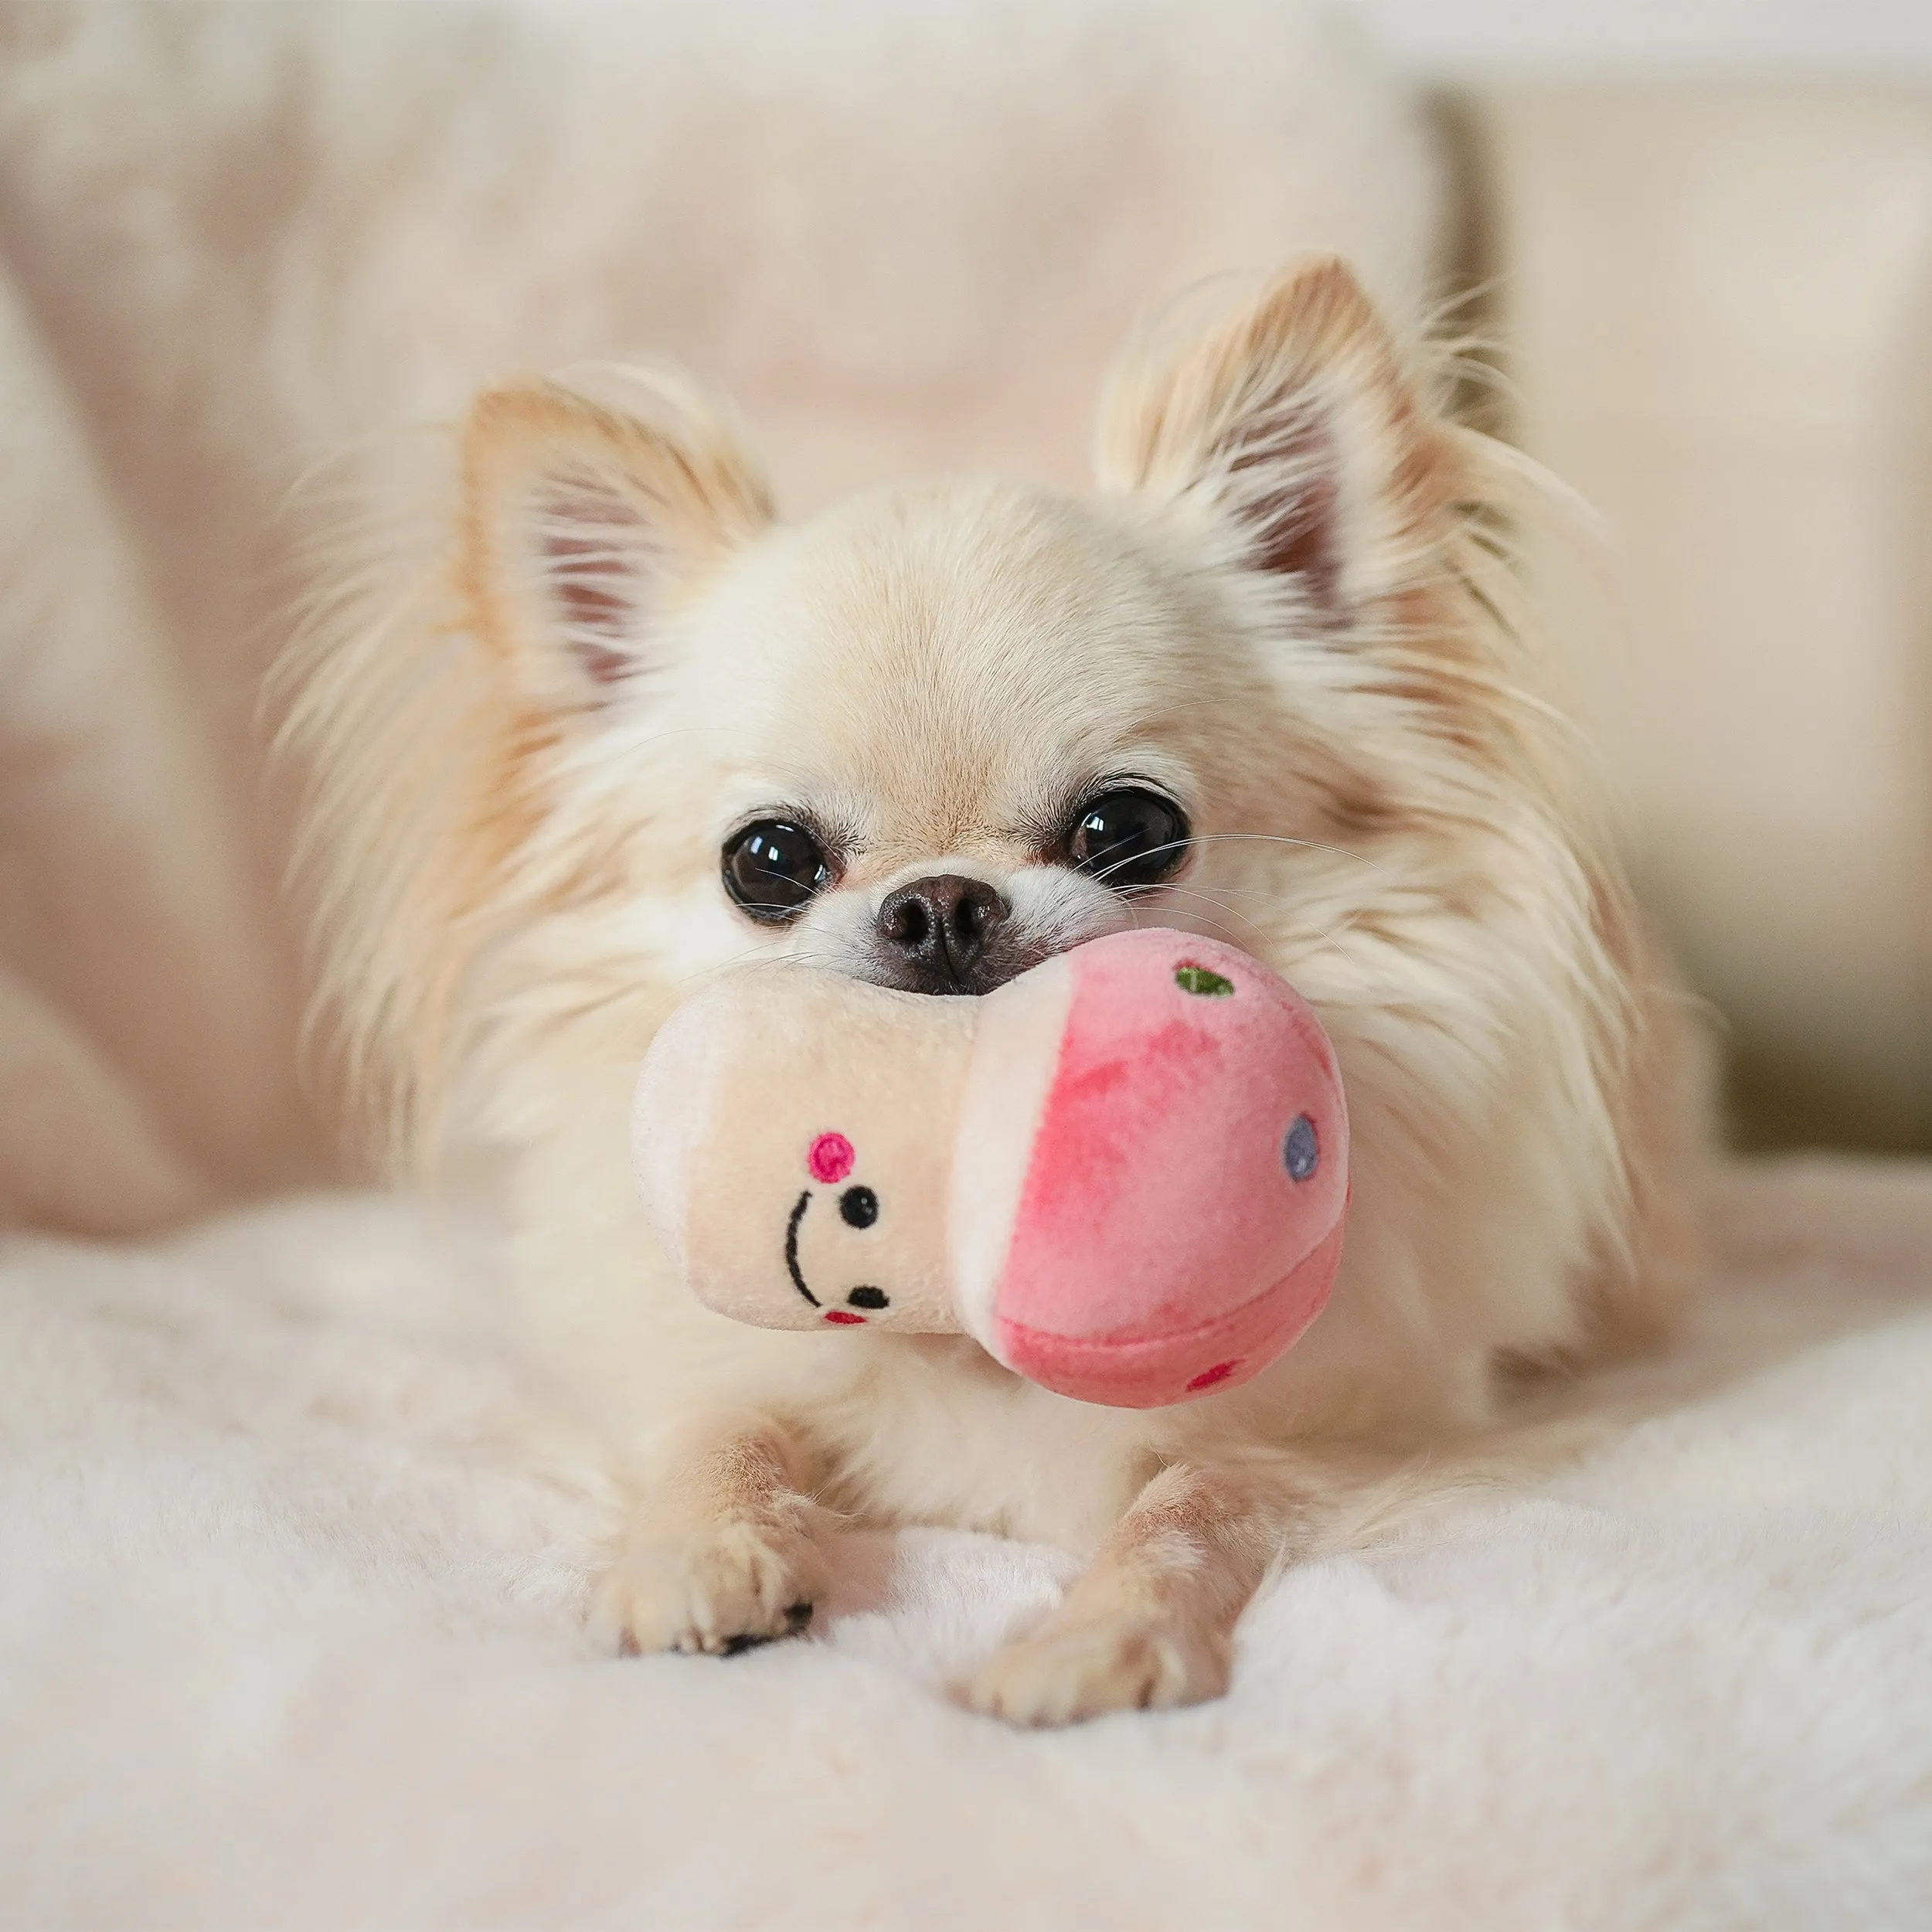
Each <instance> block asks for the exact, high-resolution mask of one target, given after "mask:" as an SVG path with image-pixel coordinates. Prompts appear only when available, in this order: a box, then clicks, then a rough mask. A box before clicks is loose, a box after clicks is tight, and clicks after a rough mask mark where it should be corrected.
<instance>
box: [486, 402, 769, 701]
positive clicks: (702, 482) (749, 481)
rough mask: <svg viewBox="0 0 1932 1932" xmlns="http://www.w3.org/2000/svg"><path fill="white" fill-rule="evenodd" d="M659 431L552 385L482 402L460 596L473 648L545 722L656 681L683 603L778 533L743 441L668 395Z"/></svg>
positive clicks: (702, 409)
mask: <svg viewBox="0 0 1932 1932" xmlns="http://www.w3.org/2000/svg"><path fill="white" fill-rule="evenodd" d="M648 400H651V401H654V402H657V403H663V404H667V405H669V406H668V407H666V408H665V409H663V410H662V411H661V412H660V416H661V417H662V420H658V419H656V418H652V419H647V418H646V417H642V416H639V415H634V414H631V413H628V412H625V411H623V410H616V409H612V408H610V407H607V406H604V405H603V404H601V403H596V402H593V401H590V400H588V399H587V398H586V397H584V396H580V395H578V394H577V393H575V392H573V391H572V390H570V389H564V388H563V387H561V386H559V385H557V384H555V383H520V384H513V385H511V386H506V387H503V388H498V389H490V390H488V391H486V392H485V393H484V394H483V395H482V396H480V397H479V398H478V400H477V402H476V403H475V404H474V406H473V407H472V408H471V411H470V415H469V419H468V423H467V424H466V425H465V427H464V437H463V453H462V469H463V474H462V488H463V511H462V536H461V571H462V582H463V587H464V593H465V596H466V600H467V602H468V605H469V607H470V615H471V621H472V623H473V624H474V626H475V628H476V630H477V631H478V635H479V636H480V637H481V638H483V640H484V641H485V642H486V644H488V645H490V646H491V647H492V648H494V649H495V650H496V651H498V652H499V653H501V654H502V657H503V658H505V660H506V661H507V662H509V665H511V667H512V670H513V672H514V673H515V675H516V676H517V678H518V680H519V682H520V684H521V685H522V688H523V689H524V690H525V691H526V693H527V694H528V695H529V696H531V697H532V698H533V699H536V702H538V703H539V705H540V706H543V707H544V708H545V709H556V710H568V711H579V712H582V711H587V710H591V709H595V708H596V707H597V706H600V704H602V703H604V702H607V701H608V700H609V699H611V697H612V696H613V695H614V693H615V692H617V690H619V689H621V688H622V687H623V686H624V685H626V684H627V683H628V682H629V681H631V679H634V678H636V677H638V676H639V675H641V674H643V673H645V672H648V669H649V668H651V664H652V662H653V655H654V646H655V641H656V639H657V637H658V632H659V630H660V628H661V626H662V623H663V621H664V620H665V617H666V616H667V615H668V614H669V613H670V612H671V611H673V610H674V608H675V605H676V603H677V601H678V599H679V594H680V593H681V592H682V590H685V589H686V588H687V587H689V586H690V585H691V584H692V583H693V582H694V581H695V580H696V579H698V578H699V577H702V575H704V574H705V573H706V570H707V569H708V568H709V566H711V565H713V564H715V563H717V562H718V561H719V560H721V559H722V558H723V556H725V555H726V554H727V553H729V552H730V550H732V549H733V548H735V547H736V546H737V545H739V544H740V543H744V542H747V541H748V540H749V539H750V538H751V537H753V536H756V535H757V532H759V531H760V530H761V529H764V527H765V526H767V524H769V523H770V521H771V518H772V508H771V499H770V492H769V490H768V488H767V485H766V483H765V481H764V474H763V472H762V471H761V470H760V468H759V466H758V464H757V461H756V460H755V459H754V458H753V457H752V456H751V455H750V453H749V451H747V450H746V449H745V448H744V447H743V445H742V444H741V443H740V440H739V439H738V437H737V436H736V432H735V430H734V429H733V427H731V426H730V424H729V423H728V422H727V421H726V420H725V419H724V418H723V417H722V415H721V414H720V413H716V412H714V411H713V410H711V409H710V408H709V406H707V405H706V403H704V401H703V400H702V398H701V397H699V396H698V395H697V394H696V392H695V391H692V390H688V389H685V387H684V386H682V385H675V384H672V383H669V382H668V381H667V382H666V383H663V384H662V385H661V386H653V387H652V388H651V389H650V390H649V391H648Z"/></svg>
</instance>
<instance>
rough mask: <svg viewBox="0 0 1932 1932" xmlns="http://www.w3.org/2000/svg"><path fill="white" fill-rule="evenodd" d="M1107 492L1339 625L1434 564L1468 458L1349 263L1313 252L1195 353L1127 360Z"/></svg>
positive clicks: (1107, 449)
mask: <svg viewBox="0 0 1932 1932" xmlns="http://www.w3.org/2000/svg"><path fill="white" fill-rule="evenodd" d="M1453 467H1454V466H1453V462H1452V461H1451V457H1450V455H1449V452H1448V450H1447V447H1446V444H1445V443H1444V439H1443V438H1442V437H1440V434H1439V433H1438V425H1437V423H1436V420H1435V418H1434V415H1433V414H1432V413H1431V412H1430V410H1427V408H1426V407H1425V406H1423V403H1422V402H1421V400H1420V398H1419V397H1418V396H1417V394H1416V393H1415V392H1414V390H1413V389H1412V387H1411V386H1410V383H1409V382H1408V380H1407V379H1406V376H1404V374H1403V369H1402V366H1401V362H1400V357H1399V355H1397V352H1396V346H1395V344H1394V342H1393V340H1392V339H1391V338H1390V336H1389V332H1388V330H1387V329H1386V327H1385V326H1384V325H1383V321H1382V319H1381V318H1380V317H1379V315H1377V314H1376V311H1375V309H1374V308H1373V306H1372V304H1370V302H1369V298H1368V297H1367V296H1366V295H1365V294H1363V293H1362V288H1361V286H1360V284H1359V283H1358V282H1357V281H1355V277H1354V276H1353V275H1352V274H1351V273H1350V272H1349V269H1348V267H1347V266H1346V264H1344V263H1343V262H1342V260H1340V259H1339V258H1338V257H1334V256H1317V257H1309V258H1308V259H1306V260H1302V261H1300V262H1298V263H1296V264H1293V265H1292V266H1291V267H1289V268H1287V269H1286V270H1284V271H1283V272H1282V273H1281V274H1278V275H1277V276H1276V277H1274V278H1273V279H1272V280H1271V281H1269V282H1268V283H1267V284H1266V286H1265V287H1264V288H1263V289H1262V290H1261V291H1260V294H1258V295H1257V297H1256V298H1254V299H1253V301H1250V303H1249V304H1247V307H1245V308H1243V309H1242V310H1241V311H1239V312H1238V313H1236V314H1235V315H1233V316H1232V317H1231V318H1228V319H1226V320H1225V321H1222V322H1221V323H1220V324H1219V325H1217V326H1216V327H1215V328H1213V329H1211V330H1209V332H1206V333H1205V334H1203V335H1201V336H1199V337H1198V338H1195V339H1194V340H1192V341H1191V342H1188V343H1187V344H1186V345H1185V346H1184V347H1182V349H1181V350H1180V352H1179V354H1168V355H1156V354H1154V353H1151V352H1149V351H1148V350H1146V349H1140V350H1133V351H1130V352H1128V354H1126V355H1124V356H1123V357H1122V358H1121V361H1120V362H1118V363H1117V365H1116V366H1115V368H1114V371H1113V372H1112V374H1111V376H1110V379H1109V381H1108V385H1107V392H1106V394H1105V397H1104V401H1103V404H1102V408H1101V413H1100V433H1099V439H1098V454H1097V471H1098V481H1099V482H1100V486H1101V488H1103V489H1104V490H1107V491H1111V492H1121V493H1127V494H1131V495H1135V496H1137V497H1139V498H1143V499H1145V500H1149V501H1151V502H1152V503H1154V504H1155V505H1157V506H1159V507H1160V508H1162V509H1163V510H1164V511H1168V512H1171V513H1172V514H1174V515H1182V516H1185V517H1188V518H1189V519H1191V520H1192V521H1194V522H1196V525H1197V526H1199V528H1200V529H1202V532H1203V533H1204V534H1206V535H1208V536H1209V537H1210V539H1211V540H1214V541H1216V545H1217V547H1223V548H1225V549H1227V550H1228V551H1229V553H1230V554H1229V560H1230V562H1232V563H1236V565H1238V566H1243V567H1246V568H1247V569H1250V570H1255V571H1257V572H1260V573H1266V574H1267V576H1268V577H1270V579H1272V580H1274V585H1275V587H1277V588H1278V589H1279V590H1280V591H1281V594H1282V597H1283V599H1284V611H1285V613H1286V614H1287V615H1288V617H1290V619H1291V621H1294V622H1296V623H1298V624H1306V625H1308V626H1309V627H1310V628H1316V629H1335V628H1342V627H1344V626H1346V625H1347V624H1350V623H1352V622H1353V621H1355V620H1357V619H1358V618H1359V617H1361V616H1362V615H1363V614H1364V613H1365V612H1366V611H1369V609H1371V608H1372V607H1373V606H1374V605H1375V604H1377V603H1378V602H1379V601H1381V600H1383V599H1386V598H1387V597H1391V596H1393V595H1395V594H1397V593H1399V592H1400V590H1402V589H1403V588H1404V587H1405V586H1406V584H1408V583H1412V582H1413V581H1414V580H1416V579H1417V577H1418V575H1419V574H1420V573H1422V572H1423V571H1424V570H1426V569H1427V563H1428V560H1429V558H1430V553H1431V550H1432V544H1431V540H1430V539H1431V535H1432V532H1433V530H1434V527H1435V526H1436V525H1437V522H1438V519H1440V515H1441V514H1442V512H1443V510H1444V507H1445V506H1446V505H1447V502H1448V501H1449V499H1450V498H1451V495H1453V485H1452V482H1451V474H1452V471H1453Z"/></svg>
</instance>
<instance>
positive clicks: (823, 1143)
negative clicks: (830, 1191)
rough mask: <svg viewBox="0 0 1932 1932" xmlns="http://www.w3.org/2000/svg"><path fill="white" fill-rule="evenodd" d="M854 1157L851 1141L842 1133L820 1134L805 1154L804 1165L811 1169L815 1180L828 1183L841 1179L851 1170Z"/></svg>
mask: <svg viewBox="0 0 1932 1932" xmlns="http://www.w3.org/2000/svg"><path fill="white" fill-rule="evenodd" d="M855 1158H856V1157H855V1155H853V1153H852V1143H851V1141H849V1140H847V1139H846V1138H845V1135H844V1134H820V1135H819V1137H818V1139H817V1140H815V1141H813V1142H812V1144H811V1152H810V1153H809V1154H808V1155H806V1156H805V1165H806V1166H807V1167H808V1168H810V1169H811V1178H812V1179H814V1180H815V1181H823V1182H825V1183H826V1184H827V1185H830V1184H831V1183H832V1182H834V1181H842V1180H843V1179H845V1176H846V1175H848V1174H849V1173H850V1172H852V1162H853V1160H854V1159H855Z"/></svg>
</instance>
